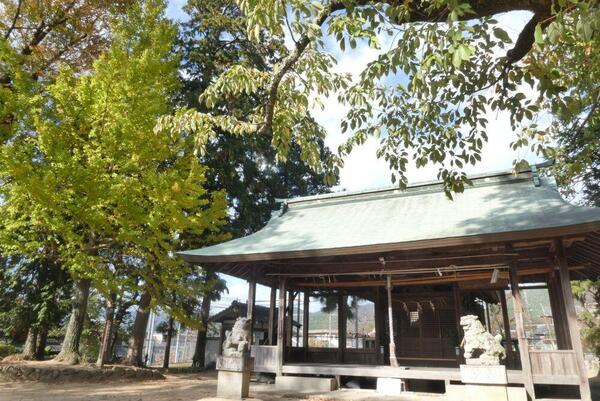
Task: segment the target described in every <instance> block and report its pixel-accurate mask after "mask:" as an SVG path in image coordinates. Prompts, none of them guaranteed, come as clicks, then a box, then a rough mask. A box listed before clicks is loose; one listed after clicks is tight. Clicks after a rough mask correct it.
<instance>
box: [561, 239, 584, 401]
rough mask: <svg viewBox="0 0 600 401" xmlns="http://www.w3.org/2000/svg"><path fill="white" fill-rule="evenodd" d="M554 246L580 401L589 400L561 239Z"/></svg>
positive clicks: (579, 337) (579, 338)
mask: <svg viewBox="0 0 600 401" xmlns="http://www.w3.org/2000/svg"><path fill="white" fill-rule="evenodd" d="M555 247H556V262H557V264H558V273H559V280H560V286H561V289H562V295H563V300H564V304H565V311H566V314H567V323H568V325H569V333H570V334H571V346H572V347H573V351H575V359H576V362H577V367H578V368H579V392H580V395H581V400H582V401H591V399H592V395H591V393H590V383H589V381H588V378H587V369H586V367H585V363H584V361H583V347H582V345H581V333H580V332H579V324H578V322H577V312H576V311H575V302H574V301H573V292H572V291H571V278H570V276H569V267H568V265H567V258H566V257H565V250H564V248H563V244H562V239H561V240H557V241H556V242H555Z"/></svg>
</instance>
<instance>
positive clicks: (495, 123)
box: [167, 0, 539, 312]
mask: <svg viewBox="0 0 600 401" xmlns="http://www.w3.org/2000/svg"><path fill="white" fill-rule="evenodd" d="M185 3H186V1H185V0H170V1H169V3H168V9H167V15H168V16H169V17H170V18H172V19H174V20H180V21H185V20H186V19H187V16H186V14H185V13H184V12H183V11H182V7H183V6H184V4H185ZM529 18H530V14H529V13H527V12H511V13H504V14H500V15H498V16H497V17H496V19H497V20H498V22H499V25H500V26H501V27H502V28H504V30H505V31H506V32H507V33H508V34H509V35H510V36H511V38H512V39H513V41H514V40H515V39H516V38H517V36H518V34H519V32H520V31H521V29H522V27H523V26H524V25H525V24H526V23H527V21H528V20H529ZM380 42H381V43H382V46H381V50H377V49H372V48H369V47H368V46H367V45H366V44H364V43H359V44H358V46H357V47H356V48H355V49H352V50H347V51H346V52H342V51H341V50H340V49H339V47H338V46H337V45H336V44H335V43H334V41H332V40H326V43H327V45H326V46H327V48H326V51H328V52H331V53H332V54H333V55H334V56H335V58H336V59H337V60H338V64H337V67H336V70H337V71H338V72H348V73H350V74H352V76H354V77H356V76H358V74H359V73H360V72H361V71H362V70H363V69H364V67H365V66H366V65H367V64H368V63H369V62H370V61H372V60H374V59H376V58H377V57H378V56H379V54H380V53H381V52H383V51H385V50H387V48H388V47H386V42H388V43H389V39H388V38H387V36H385V37H381V38H380ZM288 45H289V43H288ZM324 103H325V105H326V107H325V109H324V110H321V109H320V108H316V109H313V111H312V114H313V117H314V118H315V120H316V121H317V122H319V123H320V124H321V125H322V126H323V127H324V128H325V130H326V132H327V133H328V134H327V137H326V140H325V143H326V145H327V146H329V147H330V148H331V149H336V148H337V146H338V145H339V144H341V143H342V142H343V141H344V140H345V139H346V138H347V136H346V135H347V134H342V132H341V128H340V122H341V121H342V118H343V117H344V115H345V113H346V108H345V107H344V106H343V105H341V104H340V103H338V101H337V99H336V98H335V96H332V97H330V98H328V99H326V101H325V102H324ZM488 120H489V122H490V123H489V125H488V132H487V134H488V137H489V141H488V143H487V144H485V146H484V149H483V152H482V155H481V156H482V161H481V162H480V163H478V164H477V165H475V166H467V167H465V171H466V172H467V174H479V173H486V172H492V171H501V170H511V169H512V165H513V160H515V159H521V158H525V159H527V160H529V161H530V162H535V161H539V160H538V159H537V158H536V157H535V156H534V155H532V154H531V153H529V152H527V151H524V150H519V151H514V150H512V149H511V148H510V146H509V144H510V143H511V142H512V141H514V139H515V135H514V133H513V132H512V129H511V127H510V124H509V120H508V115H507V114H503V113H499V114H497V113H494V114H493V115H489V116H488ZM378 145H379V144H378V141H377V140H376V139H374V138H370V139H368V140H367V142H366V143H365V144H363V145H362V146H359V147H357V148H356V149H355V150H354V151H353V152H352V153H351V154H350V155H349V156H348V157H347V158H346V159H345V163H344V168H343V169H342V171H341V173H340V184H339V187H338V188H336V190H351V191H357V190H365V189H372V188H380V187H385V186H390V185H392V182H391V180H390V177H391V173H390V169H389V167H388V165H387V163H386V162H385V161H384V160H381V159H378V158H377V157H376V155H375V152H376V150H377V148H378ZM437 171H438V167H434V166H426V167H424V168H421V169H417V168H416V167H415V166H414V165H411V166H409V168H408V171H407V177H408V179H409V182H418V181H428V180H435V179H436V175H437ZM224 278H226V280H227V285H228V288H229V294H224V296H223V298H222V299H221V301H219V302H216V303H215V304H214V306H213V312H214V311H217V310H220V309H222V308H224V307H227V306H228V305H229V304H230V303H231V301H233V300H240V301H243V302H245V301H246V299H247V293H248V284H247V283H246V282H245V281H243V280H240V279H237V278H235V277H231V276H224ZM269 291H270V290H269V289H268V288H267V287H263V286H260V285H259V286H257V296H256V300H257V304H259V305H265V306H268V304H269ZM311 309H312V306H311Z"/></svg>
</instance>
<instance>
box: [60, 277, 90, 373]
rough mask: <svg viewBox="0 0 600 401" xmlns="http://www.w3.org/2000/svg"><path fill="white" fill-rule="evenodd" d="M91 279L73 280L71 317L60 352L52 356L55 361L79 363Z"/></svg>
mask: <svg viewBox="0 0 600 401" xmlns="http://www.w3.org/2000/svg"><path fill="white" fill-rule="evenodd" d="M90 284H91V281H90V280H88V279H74V280H73V289H74V294H73V300H72V306H71V317H70V318H69V324H68V326H67V332H66V333H65V339H64V340H63V344H62V347H61V349H60V353H59V354H58V355H57V356H56V358H54V360H55V361H59V362H67V363H69V364H71V365H75V364H77V363H79V359H80V355H79V341H80V340H81V332H82V331H83V323H84V320H85V313H86V309H87V303H88V297H89V295H90Z"/></svg>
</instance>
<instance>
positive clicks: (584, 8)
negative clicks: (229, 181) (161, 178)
mask: <svg viewBox="0 0 600 401" xmlns="http://www.w3.org/2000/svg"><path fill="white" fill-rule="evenodd" d="M238 5H239V7H240V9H241V10H242V12H243V13H244V14H245V16H246V22H247V34H248V36H249V37H250V38H251V39H252V40H254V41H255V42H257V43H259V42H260V41H262V40H264V39H265V38H268V37H279V38H282V39H283V38H284V37H286V38H287V39H288V40H289V41H291V43H292V45H291V46H289V47H290V49H288V50H285V49H283V50H282V52H284V53H285V54H283V56H282V57H281V60H280V61H279V62H278V63H277V64H276V65H275V66H274V67H273V69H272V70H271V71H258V70H256V69H253V68H250V67H247V66H245V65H242V64H240V65H238V66H235V67H233V68H231V69H229V70H228V71H225V72H224V73H223V74H222V75H221V76H220V77H219V78H218V79H216V80H214V81H213V83H212V86H210V87H209V88H208V89H207V90H206V92H205V94H204V95H203V97H202V99H201V101H203V102H204V103H205V104H206V105H207V106H210V107H211V108H212V110H211V112H210V113H206V114H203V116H202V119H205V121H210V124H209V125H211V126H213V127H219V128H220V129H225V130H228V131H231V132H235V133H236V134H249V133H254V134H260V135H267V136H269V137H271V138H272V143H273V145H274V146H275V147H276V149H277V150H278V154H279V158H280V159H281V160H285V158H286V155H287V152H288V150H289V148H290V146H291V144H292V143H296V144H299V145H300V146H301V147H302V149H303V153H302V157H303V159H304V160H305V161H306V162H308V163H309V164H310V165H311V166H312V167H313V168H314V169H315V170H317V171H325V172H328V173H330V175H329V177H330V178H333V177H334V176H335V175H336V174H337V173H338V172H339V169H340V168H341V167H342V165H343V158H344V156H346V155H347V154H348V153H350V152H351V151H352V150H353V149H354V148H355V147H356V146H358V145H361V144H363V143H364V142H365V141H366V140H367V139H368V138H370V137H375V138H379V139H380V147H379V150H378V153H377V155H378V156H379V157H381V158H384V159H385V160H386V161H387V162H388V164H389V166H390V167H391V169H392V171H393V177H392V179H393V180H394V181H395V182H398V184H399V185H400V186H401V187H402V186H404V185H406V183H407V179H406V175H405V173H406V169H407V166H408V164H409V162H410V160H411V159H412V161H413V162H414V163H415V164H416V166H417V167H423V166H425V165H428V164H433V165H436V166H438V168H439V173H438V176H439V178H440V179H443V180H444V183H445V189H446V193H447V194H448V195H449V196H451V193H452V192H455V191H458V192H460V191H462V190H463V189H464V185H466V184H468V183H469V180H468V179H467V177H466V174H465V173H464V168H465V166H466V165H467V164H471V165H474V164H476V163H477V162H478V161H480V160H481V153H482V149H483V146H484V144H485V143H486V142H487V140H488V135H487V127H488V124H489V122H490V119H491V118H494V117H493V116H495V115H497V113H498V112H507V113H508V115H509V118H510V123H511V127H512V129H513V131H515V132H517V133H519V134H522V138H530V139H531V138H534V139H535V138H538V137H539V132H540V131H541V130H547V129H548V126H545V127H538V126H537V125H535V122H536V119H537V118H538V116H541V115H542V116H543V115H546V114H550V115H552V113H553V112H554V110H555V107H556V105H557V103H558V102H560V100H559V98H560V96H558V97H557V96H556V95H557V94H560V93H564V91H562V92H561V90H560V87H559V85H557V81H556V79H555V78H553V77H550V78H549V77H548V75H549V73H550V71H552V69H553V65H550V64H548V63H546V65H541V64H540V63H539V62H538V61H539V59H538V57H539V55H541V54H543V53H545V52H547V51H548V49H552V48H555V47H557V46H563V47H564V46H565V45H566V44H565V43H564V39H565V38H567V37H569V36H570V35H573V36H574V37H575V38H576V39H577V40H576V41H571V43H570V44H568V45H566V46H568V47H569V49H567V51H574V48H576V47H582V46H583V47H585V46H592V48H594V49H597V40H598V31H599V29H600V16H599V13H598V10H597V5H596V2H594V1H591V0H590V1H586V0H581V1H578V0H575V1H570V2H567V1H559V2H555V3H552V2H550V1H546V0H539V1H523V0H519V1H517V0H512V1H502V2H496V1H448V0H431V1H424V2H404V1H392V0H390V1H378V2H372V1H363V0H354V1H352V0H347V1H337V0H330V1H314V2H310V3H308V2H305V1H299V0H292V1H287V2H273V1H270V0H240V1H238ZM508 11H525V12H528V13H529V15H530V17H529V18H530V19H529V21H528V22H527V23H526V24H525V25H524V26H523V28H522V31H521V32H520V33H519V35H518V36H517V38H516V40H515V41H514V43H513V41H512V40H511V37H510V36H509V35H508V33H507V32H506V31H505V30H504V29H503V28H502V27H501V26H500V25H499V23H498V22H497V21H496V20H495V19H494V16H495V15H497V14H499V13H503V12H508ZM332 38H333V39H335V41H336V42H337V44H338V45H339V47H340V49H341V50H342V51H347V52H352V49H354V48H355V47H356V46H357V44H358V43H366V44H368V45H369V46H371V47H373V48H377V49H380V51H381V55H380V56H379V57H378V58H377V59H376V60H374V61H372V62H370V63H369V64H368V65H367V66H366V68H365V69H364V70H363V71H361V72H360V74H359V75H358V78H357V79H354V80H353V79H352V78H351V77H350V76H349V75H348V74H342V73H339V72H337V71H336V62H337V61H336V59H335V57H334V56H333V55H332V54H330V53H329V50H328V47H327V46H326V41H327V40H330V39H332ZM380 42H385V43H380ZM329 46H330V45H329ZM581 61H582V60H580V59H578V60H576V61H575V63H580V62H581ZM559 67H564V68H565V69H561V68H559V69H558V71H556V72H554V73H555V74H558V75H560V76H563V75H565V76H566V75H568V74H570V70H568V69H570V68H574V67H575V66H573V65H565V64H564V63H562V64H560V66H559ZM596 76H597V75H596ZM329 96H337V99H338V100H339V101H340V102H341V103H342V104H343V105H345V106H347V108H348V113H347V115H346V117H345V118H344V120H343V121H342V122H341V131H342V132H344V133H345V134H346V141H345V143H343V144H342V145H341V146H340V147H339V148H338V152H337V154H335V155H332V156H331V157H328V158H325V159H324V158H321V157H318V149H317V146H315V144H314V142H315V139H321V138H323V137H324V136H325V132H324V130H323V128H322V127H321V126H319V125H318V124H316V123H315V122H314V120H313V119H312V118H310V115H311V110H313V109H314V108H315V107H323V108H326V105H324V104H323V100H324V99H325V98H326V97H329ZM239 97H254V98H255V99H263V100H262V101H256V102H255V107H254V109H253V110H252V112H251V113H249V114H245V115H227V118H224V117H222V116H220V115H219V114H220V113H223V114H226V110H227V109H226V107H225V106H224V105H225V104H226V103H227V102H228V101H229V100H231V99H235V98H239ZM185 117H186V118H189V119H190V120H192V121H194V120H195V121H198V120H199V117H198V116H192V115H191V113H188V114H187V115H186V116H185ZM186 128H192V127H186ZM206 132H207V133H209V135H210V132H211V131H210V130H209V131H206ZM206 132H205V133H206ZM536 135H537V136H536ZM522 138H521V139H520V141H517V142H515V146H517V147H518V146H528V145H531V141H529V140H525V139H522ZM546 139H547V138H546ZM548 144H552V142H551V141H547V140H546V141H545V142H544V143H539V142H536V145H535V147H534V150H535V151H538V152H540V153H543V154H544V155H547V154H548V152H549V148H548ZM515 162H517V161H515ZM516 167H517V168H518V167H520V164H517V166H516Z"/></svg>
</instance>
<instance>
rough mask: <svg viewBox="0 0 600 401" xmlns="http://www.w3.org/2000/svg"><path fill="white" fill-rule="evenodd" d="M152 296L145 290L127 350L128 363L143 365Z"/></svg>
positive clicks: (126, 361)
mask: <svg viewBox="0 0 600 401" xmlns="http://www.w3.org/2000/svg"><path fill="white" fill-rule="evenodd" d="M151 300H152V296H151V295H150V294H149V293H148V292H144V293H143V294H142V297H141V299H140V303H139V304H138V309H137V313H136V315H135V322H134V323H133V329H132V330H131V335H130V336H129V348H128V350H127V358H126V359H125V361H124V362H125V364H126V365H131V366H138V367H142V366H143V365H144V359H143V356H142V352H143V351H144V336H145V335H146V327H147V326H148V316H149V315H150V301H151Z"/></svg>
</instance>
